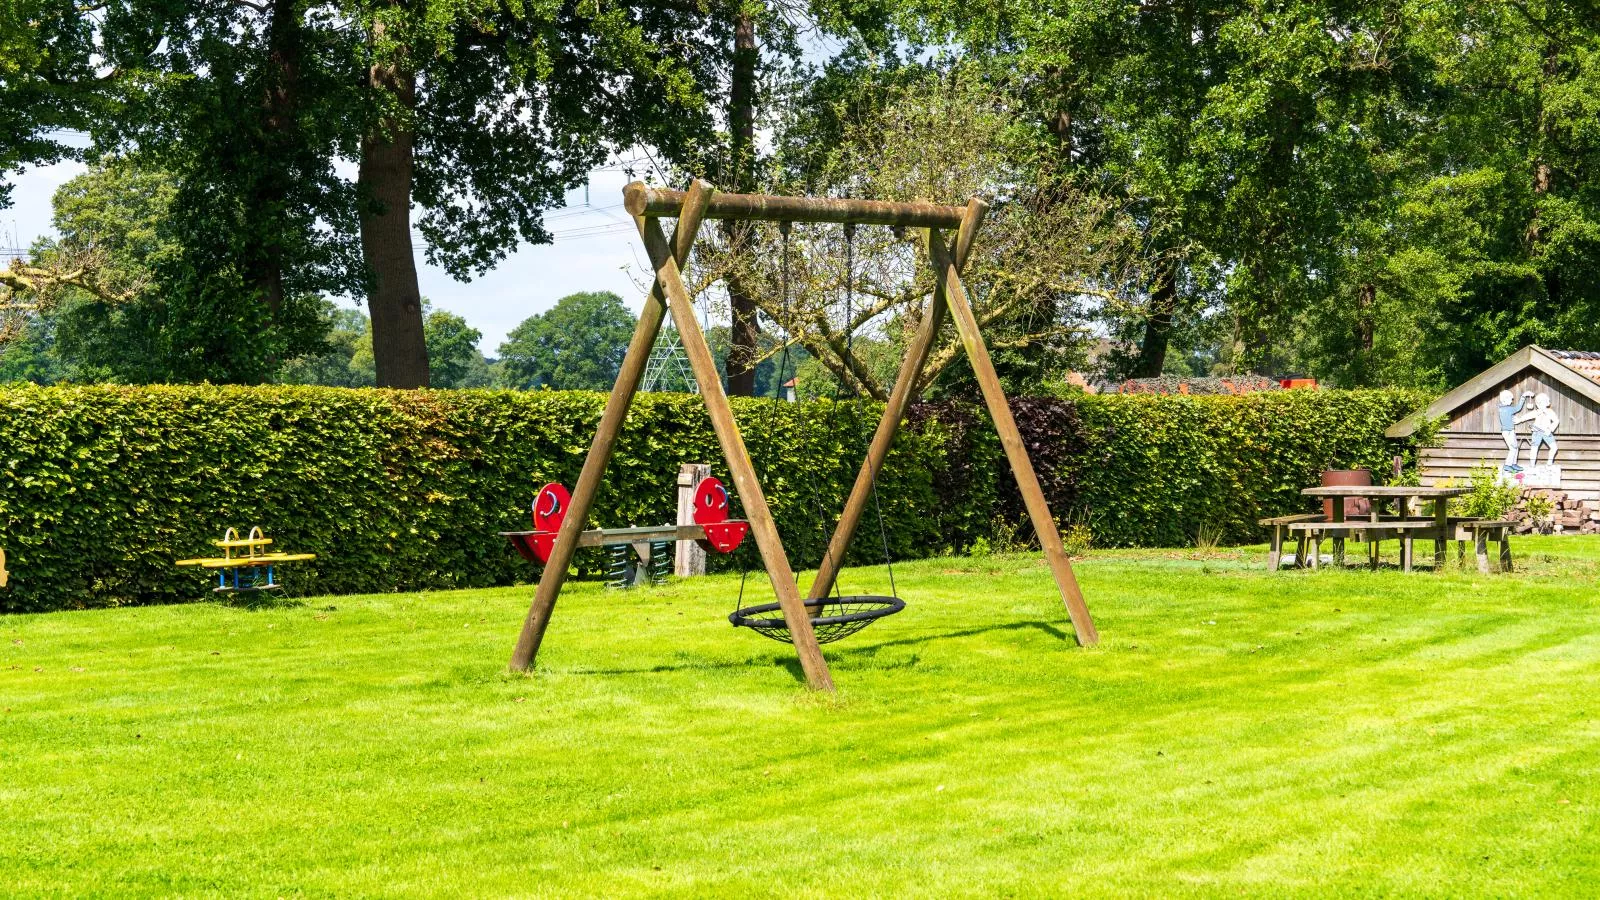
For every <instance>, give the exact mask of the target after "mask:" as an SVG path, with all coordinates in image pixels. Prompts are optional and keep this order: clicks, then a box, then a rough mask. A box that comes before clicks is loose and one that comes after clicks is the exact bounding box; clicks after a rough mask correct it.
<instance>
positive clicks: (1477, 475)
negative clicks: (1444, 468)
mask: <svg viewBox="0 0 1600 900" xmlns="http://www.w3.org/2000/svg"><path fill="white" fill-rule="evenodd" d="M1439 484H1440V486H1441V487H1454V486H1455V481H1454V479H1446V480H1444V481H1441V482H1440V483H1439ZM1467 489H1468V493H1466V494H1463V495H1462V496H1460V497H1456V498H1455V499H1453V500H1451V501H1450V515H1452V516H1465V517H1467V518H1472V519H1500V518H1504V517H1505V515H1506V513H1508V512H1510V511H1511V509H1512V507H1514V506H1516V505H1517V501H1518V500H1519V499H1521V497H1522V489H1521V488H1519V487H1517V486H1516V485H1514V484H1510V483H1508V482H1506V481H1505V480H1503V479H1501V477H1500V470H1499V469H1498V468H1497V467H1495V466H1494V465H1491V464H1489V463H1480V464H1479V465H1476V466H1473V467H1472V471H1471V473H1469V475H1468V476H1467Z"/></svg>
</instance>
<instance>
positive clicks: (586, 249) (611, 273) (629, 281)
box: [0, 162, 648, 356]
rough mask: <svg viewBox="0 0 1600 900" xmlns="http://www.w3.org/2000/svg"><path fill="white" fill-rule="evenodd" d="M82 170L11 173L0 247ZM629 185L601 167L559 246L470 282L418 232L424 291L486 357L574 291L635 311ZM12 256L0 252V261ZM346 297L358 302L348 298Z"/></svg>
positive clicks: (73, 166)
mask: <svg viewBox="0 0 1600 900" xmlns="http://www.w3.org/2000/svg"><path fill="white" fill-rule="evenodd" d="M83 170H84V167H83V165H82V164H81V163H75V162H67V163H60V164H57V165H54V166H45V167H42V168H34V169H29V170H28V171H26V172H24V173H22V174H20V175H15V176H13V177H12V182H13V183H14V184H15V185H16V189H15V191H14V192H13V194H12V201H13V204H12V206H11V207H10V208H9V209H3V210H0V248H26V247H28V246H29V245H31V244H32V243H33V241H34V240H35V239H36V238H39V237H42V236H45V235H49V234H53V233H54V231H53V229H51V227H50V197H51V195H52V194H53V193H54V192H55V190H56V188H58V187H60V186H61V185H63V184H65V183H66V182H67V181H68V180H70V179H71V178H73V177H74V176H76V175H78V174H81V173H82V172H83ZM627 183H628V176H627V175H626V174H624V173H623V172H622V171H621V169H620V167H616V166H610V167H606V168H602V169H599V170H596V171H595V172H593V173H592V174H591V177H590V183H589V189H588V203H587V205H586V204H585V202H584V200H585V192H584V189H583V188H579V189H578V190H576V191H574V192H572V193H570V194H568V195H567V206H566V207H565V208H563V209H559V210H551V211H549V212H548V213H547V214H546V220H547V223H548V227H549V229H550V230H551V232H552V233H553V234H554V235H555V238H556V240H555V243H554V244H549V245H543V246H538V247H528V246H524V247H522V248H521V249H520V250H519V251H517V252H516V253H513V254H512V255H511V256H509V257H508V258H507V259H506V260H505V261H504V262H502V263H501V264H500V265H499V267H497V268H496V269H495V270H494V271H492V272H490V273H488V274H487V275H484V276H483V277H482V278H479V279H477V280H475V281H471V282H468V283H465V284H463V283H461V282H459V281H456V280H455V279H454V278H451V277H450V276H449V275H447V274H445V272H444V270H443V269H438V268H434V267H432V266H429V265H428V264H427V261H426V260H425V259H424V258H423V247H422V242H421V240H420V239H419V238H417V237H416V236H415V233H413V243H414V249H415V252H416V255H417V276H418V279H419V280H420V282H421V285H422V295H423V296H424V297H427V298H428V299H429V300H432V301H433V305H434V306H435V307H437V308H441V309H447V310H450V311H451V312H453V313H456V314H457V315H460V316H462V317H463V318H465V319H466V320H467V322H468V324H470V325H471V326H472V327H474V328H476V329H478V330H479V331H481V332H483V340H482V341H480V342H479V345H478V346H479V348H480V349H482V350H483V352H484V353H486V354H487V355H489V356H495V355H497V350H498V348H499V346H500V342H501V341H503V340H505V336H506V332H508V331H510V330H511V329H512V328H515V327H516V326H517V323H519V322H521V321H522V320H523V319H526V318H527V317H528V316H531V315H533V314H534V313H538V312H543V311H544V310H547V309H549V308H550V307H551V306H553V305H555V302H556V301H557V300H559V299H560V298H562V297H564V296H566V295H567V294H571V293H574V292H576V291H601V290H605V291H613V292H615V293H617V294H619V295H621V296H622V298H623V300H624V302H626V303H627V304H628V306H629V307H630V308H631V309H633V310H634V312H635V313H637V312H638V311H639V309H640V307H641V305H642V301H643V294H642V293H641V292H640V290H639V289H638V287H637V286H636V284H637V281H636V279H637V278H638V277H639V276H640V274H641V273H644V272H647V271H648V269H647V268H646V267H645V265H644V251H643V249H642V247H640V244H639V237H638V234H637V232H636V231H635V230H634V226H633V223H632V222H631V221H630V220H629V218H628V215H627V213H626V212H624V211H623V209H622V187H623V185H625V184H627ZM8 259H9V256H6V257H3V258H0V265H3V264H5V262H7V261H8ZM341 302H343V303H345V304H346V305H355V304H354V301H353V300H351V299H349V298H343V299H342V301H341Z"/></svg>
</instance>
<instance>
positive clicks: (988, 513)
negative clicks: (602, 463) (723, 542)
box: [0, 385, 1422, 611]
mask: <svg viewBox="0 0 1600 900" xmlns="http://www.w3.org/2000/svg"><path fill="white" fill-rule="evenodd" d="M604 400H605V398H604V395H602V394H597V393H591V392H548V391H546V392H528V393H523V392H511V391H478V390H473V391H386V390H376V389H344V388H315V387H297V386H268V387H213V386H185V387H173V386H154V387H117V386H96V387H52V388H40V387H34V386H29V385H19V386H13V387H6V388H3V389H0V464H3V465H4V467H5V471H6V475H7V484H6V489H5V490H4V491H3V492H0V547H4V548H5V550H6V553H7V554H8V556H9V560H8V561H9V568H10V569H11V572H12V575H13V577H12V581H11V586H10V588H9V589H8V590H7V591H5V592H0V610H9V611H18V610H44V609H60V608H73V607H86V606H106V605H117V604H126V603H152V602H163V601H172V600H179V599H189V598H194V597H198V596H204V595H206V591H205V589H204V588H205V585H206V580H205V576H204V575H203V574H202V573H198V572H196V571H194V570H187V569H186V570H179V569H176V568H174V567H173V565H172V562H173V560H175V559H178V558H181V557H185V556H194V555H201V554H208V553H209V551H210V550H211V546H210V541H212V540H215V539H216V538H217V537H218V536H219V535H220V534H221V532H222V529H223V528H224V527H225V526H228V525H235V526H240V527H248V526H250V525H260V526H262V527H263V528H264V529H265V530H266V532H267V533H268V534H269V535H270V536H271V537H273V538H274V539H276V541H277V546H278V547H279V548H282V549H287V550H296V551H305V552H312V553H316V554H317V555H318V557H317V559H316V560H314V561H312V562H309V563H305V564H300V565H298V566H296V567H294V568H292V569H290V570H289V571H288V572H287V573H286V577H287V578H288V579H290V583H291V584H292V585H293V586H294V588H295V589H296V590H297V591H305V592H328V593H350V592H367V591H408V590H422V589H445V588H456V587H480V586H488V585H500V584H511V583H513V582H515V581H517V580H527V579H530V578H532V577H533V576H534V574H535V570H534V569H533V568H532V567H530V566H528V565H527V564H526V563H524V562H522V561H521V560H520V559H519V558H518V557H517V556H516V555H515V553H513V552H512V551H511V549H510V547H509V545H508V544H507V543H506V542H505V541H504V540H503V539H501V538H500V537H498V536H497V535H496V534H495V532H497V531H502V530H512V529H520V528H526V527H528V515H527V505H528V503H529V501H530V500H531V499H532V497H533V494H534V492H535V491H536V490H537V489H538V486H539V485H540V484H541V483H543V482H545V481H560V482H563V483H565V484H567V485H569V486H570V485H572V484H573V483H574V482H575V481H576V479H577V475H578V471H579V469H580V468H581V467H582V464H583V458H584V455H585V453H586V452H587V450H588V447H589V442H590V440H591V438H592V436H593V433H594V429H595V426H596V424H597V423H598V421H599V417H600V412H601V409H602V406H603V405H604ZM1421 400H1422V398H1420V397H1418V396H1416V395H1411V394H1406V393H1401V392H1392V391H1372V392H1336V391H1327V392H1314V391H1275V392H1270V393H1262V394H1251V395H1246V396H1240V397H1194V396H1113V397H1095V396H1084V397H1082V398H1078V399H1071V400H1068V399H1041V398H1018V399H1016V400H1014V401H1013V412H1014V413H1015V415H1016V418H1017V421H1018V423H1019V427H1020V428H1021V430H1022V433H1023V440H1024V444H1025V445H1026V446H1027V448H1028V450H1029V452H1030V454H1031V456H1032V459H1033V460H1034V463H1035V466H1036V468H1037V469H1038V471H1039V475H1040V481H1041V483H1042V485H1043V487H1044V490H1045V493H1046V496H1047V498H1048V499H1049V501H1050V503H1051V507H1052V509H1053V510H1054V511H1055V512H1057V513H1058V514H1061V513H1064V512H1069V511H1070V512H1071V514H1072V516H1073V520H1074V521H1077V522H1083V523H1093V526H1094V532H1093V537H1094V542H1095V543H1096V544H1097V545H1099V546H1129V545H1164V546H1179V545H1185V544H1188V543H1189V541H1190V540H1191V536H1192V535H1194V534H1196V533H1198V530H1199V527H1200V526H1201V525H1204V524H1208V523H1216V527H1217V528H1218V529H1219V534H1221V535H1222V539H1223V540H1225V541H1237V540H1245V539H1254V538H1257V537H1258V534H1257V530H1256V526H1255V519H1257V518H1259V517H1261V516H1265V515H1276V514H1280V513H1284V512H1290V511H1295V510H1300V509H1305V508H1307V506H1308V504H1307V503H1306V501H1305V499H1304V498H1302V497H1301V496H1300V495H1299V490H1300V488H1302V487H1304V486H1306V485H1308V484H1314V483H1315V482H1316V480H1317V473H1318V472H1320V471H1321V470H1322V469H1324V468H1333V467H1339V468H1345V467H1353V466H1367V467H1370V468H1373V469H1376V470H1379V471H1381V470H1383V466H1382V465H1381V463H1383V461H1384V460H1385V459H1386V458H1387V457H1388V455H1389V454H1390V453H1391V452H1392V450H1393V448H1391V447H1390V446H1389V445H1388V444H1386V442H1385V441H1384V439H1383V437H1382V433H1383V430H1384V428H1385V427H1387V426H1388V425H1389V424H1391V423H1392V422H1393V421H1395V420H1396V419H1398V418H1400V417H1401V416H1402V415H1403V414H1404V413H1405V412H1407V411H1408V410H1409V409H1412V408H1415V407H1416V406H1419V405H1420V404H1421ZM734 407H735V412H736V414H737V415H738V417H739V420H740V423H741V430H742V431H743V434H744V438H745V442H746V445H747V446H748V448H749V449H750V452H751V455H752V457H753V459H754V462H755V466H756V469H757V472H758V474H759V475H760V477H761V479H762V482H763V484H764V486H765V489H766V491H767V495H768V500H769V502H770V504H771V506H772V509H773V513H774V515H775V516H776V517H777V519H778V524H779V527H780V529H781V530H782V532H783V535H784V540H785V543H786V545H787V546H788V549H789V551H790V554H791V557H792V558H793V560H794V561H795V564H796V565H797V566H811V565H815V563H816V560H817V559H818V558H819V556H820V554H821V552H822V550H823V547H824V537H825V534H826V531H827V529H828V528H829V527H831V524H832V520H833V518H834V517H835V516H837V515H838V511H839V508H840V507H841V506H842V504H843V498H844V496H845V494H846V493H847V492H848V490H849V487H850V485H851V483H852V482H853V480H854V477H855V471H856V468H857V467H858V466H859V465H860V462H861V458H862V456H863V455H864V453H865V448H866V445H867V441H868V438H869V436H870V434H871V431H872V429H873V427H874V426H875V424H876V421H877V416H878V414H879V411H880V409H881V407H880V406H878V405H877V404H872V403H855V402H842V403H841V402H834V401H828V400H822V401H817V402H814V403H802V404H789V403H776V402H773V401H771V400H736V401H735V402H734ZM688 461H697V462H708V463H711V464H712V466H713V469H714V471H716V472H717V473H718V474H720V475H726V467H725V465H724V464H723V463H722V459H721V453H720V451H719V449H718V445H717V441H716V439H715V436H714V435H713V434H712V431H711V427H710V422H709V420H708V419H707V417H706V414H705V409H704V407H703V405H702V404H701V401H700V398H698V397H694V396H689V395H677V394H647V395H641V396H640V397H639V399H638V400H637V401H636V403H635V405H634V408H633V410H632V412H631V413H630V415H629V417H628V420H627V424H626V426H625V427H624V429H623V433H622V435H621V437H620V439H619V441H618V444H617V448H616V454H615V457H614V458H613V460H612V463H611V466H610V468H609V469H608V471H607V476H606V479H605V481H604V483H603V485H602V488H601V490H600V493H599V496H598V497H597V500H596V508H595V512H594V515H593V516H592V520H591V521H592V522H594V523H598V524H601V525H607V526H624V525H631V524H650V523H659V522H665V521H670V520H671V518H672V516H673V513H674V511H675V507H676V476H677V469H678V465H679V464H680V463H682V462H688ZM724 480H727V479H726V478H725V479H724ZM878 487H879V499H880V502H881V505H882V509H883V516H884V525H885V532H886V535H887V538H888V542H889V546H890V550H891V553H892V554H893V555H894V556H895V557H896V558H904V557H915V556H925V555H929V554H932V553H937V552H941V551H946V550H952V549H953V550H965V549H967V548H971V547H973V546H974V545H975V544H976V542H977V541H978V539H979V538H980V537H981V538H984V539H986V540H988V541H990V543H991V546H993V542H994V541H995V540H996V539H997V538H1003V539H1004V540H1005V542H1006V543H1014V542H1015V541H1016V540H1018V537H1017V536H1025V535H1028V534H1031V528H1029V527H1028V526H1027V524H1026V519H1025V516H1024V515H1023V510H1022V503H1021V498H1020V496H1019V495H1018V493H1017V490H1016V486H1015V483H1014V482H1013V481H1012V479H1011V477H1010V475H1009V473H1008V470H1007V467H1006V464H1005V457H1004V453H1003V451H1002V448H1001V446H1000V442H999V440H998V438H997V437H996V435H995V432H994V429H993V427H992V426H991V425H990V424H989V422H988V417H987V414H986V413H985V412H984V411H983V410H982V409H981V407H973V406H970V405H962V404H957V403H939V404H923V405H920V406H918V407H914V408H913V411H912V414H911V416H910V422H909V423H908V427H907V428H906V429H904V430H903V432H902V435H901V437H900V439H899V440H898V441H897V442H896V444H895V447H894V449H893V451H892V452H891V453H890V455H889V458H888V461H887V463H886V465H885V469H884V472H883V474H882V476H881V477H880V478H879V480H878ZM997 516H998V518H999V520H1000V521H1001V522H1002V523H1003V524H1004V528H997V527H996V526H995V521H996V517H997ZM876 530H877V522H876V521H875V512H873V511H872V510H871V509H870V507H869V512H868V519H867V521H865V522H863V524H862V533H861V536H860V537H858V539H857V540H856V542H855V546H854V547H853V548H852V552H851V555H850V557H849V561H851V562H854V563H866V562H871V561H874V560H876V559H878V558H879V557H880V556H881V551H880V549H879V541H878V539H877V534H876ZM1002 532H1003V533H1002ZM1008 535H1010V536H1008ZM995 549H996V550H1001V549H1005V548H1001V547H995ZM714 562H715V563H716V564H718V565H721V566H725V567H738V566H741V565H742V566H750V567H757V566H759V561H758V559H757V557H756V554H755V551H754V542H753V541H746V545H745V547H744V548H742V549H741V550H740V552H739V553H736V554H733V555H732V557H731V558H728V557H715V558H714ZM578 563H579V567H580V569H583V570H585V571H588V572H598V571H599V570H600V569H601V568H602V567H603V565H604V561H603V557H602V554H601V552H600V551H598V550H591V551H581V552H580V557H579V560H578Z"/></svg>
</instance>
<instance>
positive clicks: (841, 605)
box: [728, 222, 906, 644]
mask: <svg viewBox="0 0 1600 900" xmlns="http://www.w3.org/2000/svg"><path fill="white" fill-rule="evenodd" d="M778 230H779V232H780V233H781V234H782V235H783V264H782V266H781V267H780V272H781V273H782V280H783V303H784V307H785V308H787V307H788V305H789V223H788V222H780V223H779V224H778ZM844 236H845V321H846V322H847V323H848V322H850V321H851V320H852V318H853V317H854V314H853V313H854V307H855V226H854V225H853V224H850V223H846V224H845V226H844ZM853 338H854V334H853V332H848V331H847V332H846V334H845V347H846V351H847V352H848V351H849V349H850V347H851V345H852V344H853ZM789 362H790V355H789V344H788V343H787V342H786V343H785V344H784V347H783V354H782V357H781V359H780V362H779V364H778V375H779V377H775V378H773V379H772V381H773V384H774V385H775V387H774V389H773V395H772V404H773V405H772V406H771V407H770V408H771V409H772V410H773V412H776V411H777V405H776V404H777V403H778V402H779V401H780V399H781V398H782V392H783V388H782V386H781V382H782V381H783V378H782V377H781V376H782V375H783V374H784V373H786V372H787V371H788V366H789ZM842 389H843V388H842V385H841V388H840V390H841V392H842ZM834 399H835V400H836V401H837V400H839V399H840V396H839V395H838V394H836V395H835V397H834ZM838 408H839V407H838V405H837V404H835V406H834V409H833V413H832V415H830V417H829V423H830V431H832V432H833V433H835V434H836V433H837V431H838V429H837V425H838ZM858 415H859V413H858ZM771 419H772V416H770V415H769V416H768V420H769V422H770V421H771ZM769 431H770V429H769ZM809 484H810V488H811V500H812V504H813V506H814V507H815V509H816V512H817V522H818V527H819V529H820V531H821V532H822V540H823V544H824V546H827V544H828V539H829V535H828V527H827V520H826V518H825V516H824V515H823V512H822V501H821V498H820V496H819V492H818V490H817V484H816V478H815V475H814V474H813V475H812V477H811V478H810V479H809ZM872 503H873V506H874V507H875V508H876V510H877V514H878V537H879V539H880V541H881V543H882V545H883V563H884V566H885V567H886V568H887V569H888V572H889V595H888V596H885V595H882V594H841V593H839V591H838V579H837V578H835V580H834V595H833V596H831V597H816V598H812V599H807V600H806V601H805V607H806V610H807V612H809V613H810V614H811V616H810V618H811V629H812V632H813V633H814V634H815V635H816V638H817V643H818V644H831V643H833V642H834V641H838V640H843V639H844V638H847V637H849V636H851V635H853V634H855V633H856V632H858V631H860V630H861V629H863V628H866V627H867V626H868V625H871V624H872V623H873V622H876V621H878V620H879V619H882V618H885V617H887V616H892V615H894V614H895V613H897V612H899V611H901V610H902V609H905V608H906V602H905V601H904V600H902V599H900V596H899V592H898V590H897V589H896V587H895V583H894V561H893V559H892V557H891V554H890V553H889V536H888V531H887V529H886V528H885V526H884V522H883V506H882V504H881V503H879V502H878V483H877V479H876V477H874V478H873V481H872ZM835 571H837V570H835ZM746 575H748V570H747V571H746V572H745V573H744V574H742V575H741V576H740V579H739V600H740V601H741V602H742V601H743V600H744V582H745V576H746ZM728 621H729V622H731V623H732V624H733V625H734V627H736V628H748V629H750V630H751V631H753V632H755V633H756V634H759V635H761V636H763V637H768V638H771V639H773V640H775V641H782V642H784V643H786V644H787V643H792V642H793V636H792V635H791V634H790V632H789V623H788V622H787V621H786V620H785V619H784V617H783V609H782V608H781V606H780V604H778V603H762V604H759V605H756V606H745V607H741V608H739V609H736V610H734V611H733V612H731V613H729V614H728Z"/></svg>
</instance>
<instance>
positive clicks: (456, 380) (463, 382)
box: [422, 309, 489, 388]
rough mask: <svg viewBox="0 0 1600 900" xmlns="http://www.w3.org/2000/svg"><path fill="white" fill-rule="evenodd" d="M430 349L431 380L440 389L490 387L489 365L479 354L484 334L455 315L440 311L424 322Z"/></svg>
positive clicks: (425, 338) (429, 369)
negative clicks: (480, 340)
mask: <svg viewBox="0 0 1600 900" xmlns="http://www.w3.org/2000/svg"><path fill="white" fill-rule="evenodd" d="M422 336H423V340H424V341H426V342H427V346H428V379H429V383H430V384H432V385H433V386H434V387H436V388H473V387H488V386H489V364H488V363H487V362H485V361H484V358H483V354H481V353H479V352H478V340H479V339H480V338H482V337H483V332H481V331H479V330H478V329H476V328H473V327H471V326H470V325H468V324H467V320H466V319H463V318H462V317H460V316H458V315H456V314H455V313H453V312H447V311H445V310H442V309H436V310H433V311H431V312H429V313H428V315H427V317H426V318H424V319H423V320H422Z"/></svg>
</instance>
